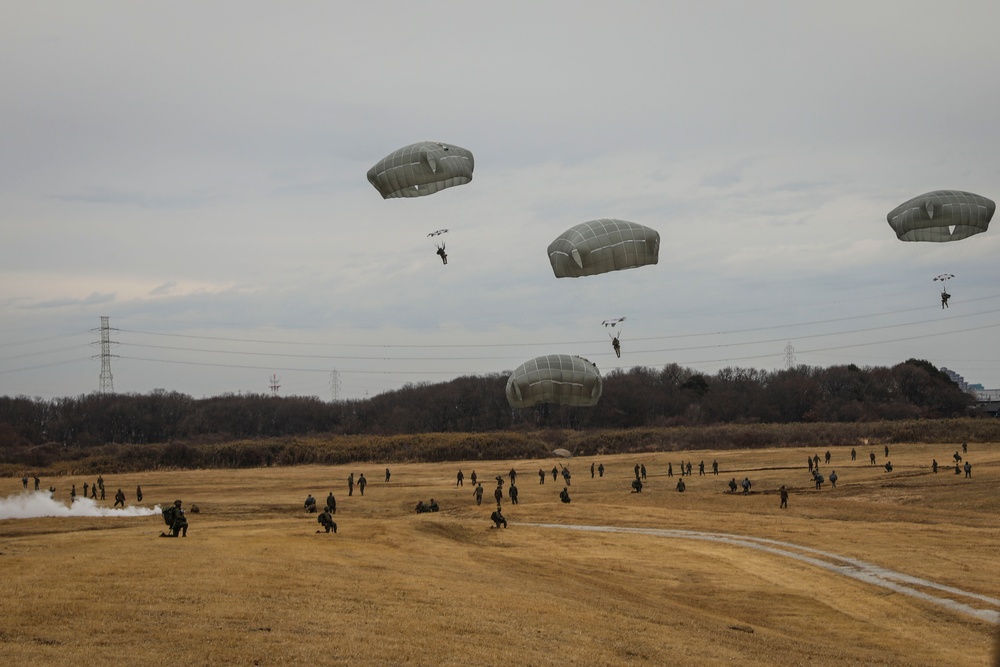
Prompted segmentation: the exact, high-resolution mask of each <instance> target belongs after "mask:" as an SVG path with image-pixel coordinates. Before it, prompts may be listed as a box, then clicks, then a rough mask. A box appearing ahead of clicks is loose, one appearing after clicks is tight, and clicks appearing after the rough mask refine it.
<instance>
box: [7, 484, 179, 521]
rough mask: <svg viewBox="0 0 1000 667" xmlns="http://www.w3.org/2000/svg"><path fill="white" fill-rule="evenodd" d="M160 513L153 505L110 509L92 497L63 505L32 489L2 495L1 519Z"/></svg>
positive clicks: (44, 493) (45, 493) (158, 507)
mask: <svg viewBox="0 0 1000 667" xmlns="http://www.w3.org/2000/svg"><path fill="white" fill-rule="evenodd" d="M159 513H160V506H159V505H157V506H155V507H153V508H149V507H136V506H135V505H129V506H128V507H125V508H118V507H116V508H111V507H104V506H103V505H98V504H97V503H96V502H95V501H93V500H91V499H90V498H77V499H76V501H75V502H74V503H73V504H72V505H69V506H67V505H63V504H62V503H60V502H58V501H57V500H54V499H53V498H51V497H50V496H49V494H48V492H45V491H32V492H26V493H18V494H15V495H13V496H7V497H6V498H0V519H32V518H35V517H41V516H151V515H154V514H159Z"/></svg>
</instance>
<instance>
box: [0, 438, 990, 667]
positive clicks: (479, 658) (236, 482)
mask: <svg viewBox="0 0 1000 667" xmlns="http://www.w3.org/2000/svg"><path fill="white" fill-rule="evenodd" d="M424 437H425V438H430V436H424ZM413 442H414V445H413V446H414V447H421V446H423V445H421V444H420V443H421V442H422V439H420V438H417V439H414V441H413ZM456 442H458V441H457V440H456ZM432 444H433V443H429V444H427V445H426V446H432ZM959 447H960V445H959V444H957V443H955V442H951V443H948V444H945V445H926V444H908V445H892V447H891V451H890V457H889V458H890V459H891V460H892V462H893V465H894V470H893V472H892V473H886V472H885V471H884V469H883V468H882V467H881V464H882V463H883V462H884V459H885V457H884V452H883V451H882V445H881V444H880V445H879V446H878V448H877V449H875V451H876V453H877V458H878V462H879V465H878V466H870V465H868V451H869V450H870V449H873V448H874V447H866V448H862V447H861V446H860V445H859V446H857V449H858V460H857V461H855V462H851V461H850V456H849V451H850V447H849V446H840V447H831V448H830V449H831V453H832V455H833V461H832V464H831V465H830V466H827V465H825V464H821V467H822V470H823V472H824V473H827V474H828V472H829V470H830V469H836V470H837V473H838V475H839V477H840V479H839V481H838V484H837V488H836V489H832V488H830V486H829V485H828V484H827V485H824V488H823V489H822V490H819V491H817V490H816V489H815V488H814V485H813V483H812V482H811V479H810V477H809V475H808V473H807V470H806V467H805V458H806V456H807V455H808V456H811V455H813V454H817V453H818V454H819V455H820V457H821V458H822V457H823V454H824V451H825V448H823V449H816V448H799V447H791V448H764V449H755V450H735V451H724V450H720V449H704V450H695V451H682V452H676V453H669V452H653V453H649V452H647V453H642V454H616V455H602V456H599V457H577V458H573V459H568V460H561V459H558V460H554V459H551V458H539V459H516V460H512V459H508V460H500V461H483V460H476V461H474V462H469V461H450V462H442V463H393V464H391V466H390V467H391V469H392V478H391V481H390V482H389V483H385V482H384V481H383V479H384V468H385V464H382V463H379V464H376V463H364V464H359V463H351V464H345V465H322V466H320V465H309V466H296V467H272V468H254V469H242V470H225V471H221V470H193V471H150V472H142V473H129V474H107V473H106V474H105V479H106V482H107V485H108V486H109V488H115V489H117V488H118V487H119V486H120V487H122V488H123V489H125V490H126V492H128V495H129V498H130V500H131V499H132V493H131V492H130V490H134V488H135V485H136V484H141V485H142V487H143V491H144V494H145V500H144V503H143V504H148V505H152V504H154V503H158V504H161V505H162V504H166V503H169V502H171V501H173V499H174V498H175V497H178V498H182V499H184V502H185V506H188V507H189V506H190V505H191V504H192V503H195V504H197V505H199V507H200V509H201V512H200V513H199V514H192V515H189V517H190V520H191V529H190V533H189V536H188V537H187V538H182V539H176V540H173V539H160V538H158V537H157V535H158V534H159V532H160V531H161V529H162V528H163V526H162V520H161V519H160V518H159V517H143V518H131V519H118V518H81V519H68V518H61V519H52V518H39V519H20V520H4V521H0V573H2V574H0V577H2V582H3V595H0V655H2V656H3V660H4V664H8V665H28V664H38V663H45V662H49V663H55V664H75V663H81V664H90V663H91V662H93V661H97V660H100V661H101V662H104V663H110V664H118V665H146V666H149V665H178V664H184V665H217V664H230V665H321V664H330V665H341V664H348V663H354V664H365V665H400V664H411V665H499V664H530V665H554V664H559V665H565V664H577V665H665V664H672V665H706V664H712V665H715V664H718V665H724V664H734V663H737V662H738V663H740V664H745V665H775V664H812V665H871V664H878V665H944V664H946V665H983V664H984V663H986V662H987V661H988V658H987V656H989V655H990V653H991V650H992V637H993V634H994V632H995V630H996V628H995V626H993V625H991V624H989V623H987V622H984V621H981V620H978V619H976V618H972V617H967V616H963V615H961V614H959V613H956V612H954V611H952V610H949V609H947V608H944V607H941V606H938V605H935V604H932V603H929V602H926V601H922V600H918V599H915V598H912V597H908V596H905V595H900V594H898V593H894V592H891V591H888V590H886V589H883V588H879V587H876V586H873V585H871V584H867V583H863V582H859V581H857V580H854V579H850V578H847V577H844V576H841V575H840V574H838V573H836V572H831V571H828V570H824V569H821V568H818V567H815V566H813V565H810V564H808V563H803V562H800V561H797V560H793V559H790V558H787V557H783V556H780V555H777V554H769V553H765V552H761V551H757V550H750V549H747V548H744V547H740V546H735V545H728V544H718V543H712V542H705V541H696V540H690V539H675V538H665V537H657V536H651V535H639V534H625V533H621V534H610V533H596V532H595V533H588V532H579V531H566V530H559V529H554V528H544V527H540V526H529V525H527V524H529V523H555V524H587V525H597V526H631V527H647V528H677V529H688V530H700V531H710V532H722V533H735V534H740V535H748V536H756V537H765V538H772V539H776V540H781V541H784V542H790V543H794V544H796V545H800V546H802V547H809V548H814V549H821V550H824V551H828V552H832V553H836V554H840V555H843V556H851V557H855V558H858V559H861V560H864V561H866V562H869V563H874V564H877V565H879V566H882V567H885V568H888V569H892V570H896V571H899V572H903V573H906V574H910V575H913V576H917V577H922V578H925V579H928V580H930V581H933V582H937V583H940V584H945V585H949V586H954V587H956V588H958V589H961V590H964V591H969V592H973V593H978V594H980V595H984V596H990V597H993V598H996V597H1000V595H998V594H1000V585H998V581H1000V580H998V576H997V574H996V573H997V572H1000V512H998V510H1000V496H998V494H997V493H996V489H997V485H998V482H1000V445H998V444H979V443H976V444H973V445H970V451H969V453H968V456H967V458H968V459H969V460H970V461H971V462H972V463H973V466H974V467H973V476H972V478H971V479H965V478H964V475H955V474H954V472H953V470H951V469H949V468H947V467H942V469H941V471H940V472H938V473H937V474H936V475H935V474H934V473H932V472H931V471H930V468H929V465H930V461H931V459H932V458H935V457H936V458H937V460H938V461H939V463H942V464H945V463H947V462H948V461H950V460H951V459H950V457H951V453H952V452H953V451H955V450H956V449H959ZM681 459H683V460H685V461H687V460H691V461H693V462H694V470H695V474H694V476H693V477H689V478H686V481H687V491H686V492H685V493H678V492H676V491H675V490H674V485H675V483H676V481H677V480H676V472H675V478H668V477H667V476H666V469H667V463H668V462H671V463H672V464H673V467H674V470H675V471H676V470H677V468H678V466H679V463H680V460H681ZM716 459H717V460H718V461H719V464H720V474H719V475H718V476H713V475H712V474H711V462H712V461H713V460H716ZM702 460H704V461H705V463H706V470H707V473H708V474H707V475H706V476H704V477H700V476H698V474H697V464H698V462H699V461H702ZM592 462H602V463H603V464H604V465H605V468H606V472H605V475H604V477H603V478H594V479H591V477H590V472H589V469H590V464H591V463H592ZM636 463H643V464H645V465H646V468H647V473H648V478H647V480H646V482H647V483H646V486H645V488H644V489H643V492H642V493H641V494H633V493H629V491H630V487H629V483H630V481H631V479H632V477H633V473H632V470H633V466H634V465H635V464H636ZM560 464H566V465H568V466H569V467H570V468H571V470H572V472H573V478H572V485H571V486H570V492H571V494H572V497H573V502H572V503H571V504H569V505H564V504H562V503H560V502H559V501H558V498H557V494H558V491H559V490H561V489H562V488H563V485H562V480H561V478H560V479H559V482H558V483H557V482H553V480H552V476H551V474H548V475H547V477H546V480H545V484H544V485H540V484H539V478H538V470H539V469H542V470H545V471H550V470H551V469H552V467H553V466H554V465H555V466H558V465H560ZM512 466H513V467H515V468H516V469H517V470H518V473H519V477H518V488H519V490H520V496H521V503H520V504H518V505H516V506H510V505H509V504H507V500H506V499H505V501H504V502H505V505H504V507H505V513H506V516H507V518H508V520H509V521H510V522H511V524H510V528H508V529H507V530H492V529H490V528H489V527H488V526H489V525H490V522H489V520H488V516H489V512H490V511H491V506H490V505H491V502H492V488H493V486H494V482H493V478H494V477H495V476H496V475H500V474H503V475H505V476H506V473H507V471H508V470H509V469H510V468H511V467H512ZM460 468H461V469H462V470H464V472H465V475H466V481H465V485H464V486H463V487H456V486H455V474H456V472H457V471H458V470H459V469H460ZM473 469H475V470H476V471H477V474H478V475H479V477H480V480H481V481H482V482H483V485H484V488H486V489H487V492H486V498H487V500H484V503H483V505H482V506H481V507H477V506H476V504H475V502H474V500H473V495H472V487H471V485H470V483H469V476H470V474H471V472H472V470H473ZM351 472H354V473H355V474H356V475H357V474H359V473H362V472H363V473H365V474H366V476H367V477H368V480H369V485H368V488H367V489H366V492H365V496H363V497H362V496H361V495H360V493H359V491H358V490H357V489H355V492H354V495H353V496H348V495H347V488H346V478H347V475H348V474H349V473H351ZM744 476H748V477H749V478H750V479H751V480H752V481H753V484H754V487H753V491H754V492H753V493H752V494H750V495H746V496H745V495H743V494H736V495H732V494H729V493H727V492H726V486H725V484H726V482H728V480H729V479H730V478H731V477H735V478H736V479H737V481H739V480H741V479H742V478H743V477H744ZM91 477H93V475H88V476H86V477H84V476H77V477H66V478H60V479H58V480H57V481H56V483H55V485H56V486H57V498H61V499H64V500H65V499H66V495H67V490H68V488H69V484H70V483H76V484H77V487H78V488H79V487H81V486H82V483H83V482H84V481H92V479H90V478H91ZM42 481H43V484H46V485H47V483H48V482H49V481H51V480H49V479H46V478H43V480H42ZM781 485H786V486H787V487H788V488H790V489H791V491H792V494H791V499H790V503H789V508H788V509H787V510H781V509H779V507H778V504H779V503H778V496H777V489H778V487H779V486H781ZM506 486H507V485H505V489H506ZM20 488H21V483H20V479H19V477H18V478H17V479H10V478H8V479H4V480H0V495H2V496H7V495H10V494H13V493H19V492H20ZM330 491H333V492H334V494H335V495H336V497H337V504H338V512H337V515H336V519H337V522H338V524H339V533H338V534H337V535H326V534H316V532H315V531H316V529H317V528H318V527H319V526H318V524H317V523H316V520H315V515H307V514H305V513H304V512H303V511H302V501H303V499H304V498H305V496H306V494H307V493H312V494H313V495H314V496H316V498H317V499H319V500H320V503H321V504H322V501H323V499H324V498H325V497H326V495H327V493H329V492H330ZM431 497H434V498H435V499H436V500H437V501H438V502H439V504H440V505H441V508H442V511H441V512H439V513H434V514H422V515H417V514H415V513H413V508H414V505H415V504H416V502H417V501H418V500H428V499H430V498H431ZM111 502H113V501H111V500H109V501H108V504H109V505H110V504H111ZM963 601H967V600H963ZM977 604H979V605H980V606H982V607H984V608H988V607H989V605H988V604H987V603H985V602H981V603H977Z"/></svg>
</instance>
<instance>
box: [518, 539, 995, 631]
mask: <svg viewBox="0 0 1000 667" xmlns="http://www.w3.org/2000/svg"><path fill="white" fill-rule="evenodd" d="M518 525H521V526H536V527H539V528H559V529H563V530H580V531H588V532H595V533H631V534H635V535H650V536H652V537H667V538H674V539H683V540H704V541H707V542H718V543H722V544H729V545H732V546H738V547H746V548H750V549H757V550H758V551H764V552H767V553H770V554H774V555H776V556H785V557H787V558H794V559H795V560H798V561H800V562H803V563H808V564H810V565H813V566H815V567H819V568H822V569H824V570H829V571H830V572H836V573H837V574H840V575H843V576H845V577H850V578H852V579H856V580H858V581H863V582H865V583H867V584H871V585H873V586H879V587H881V588H886V589H888V590H891V591H893V592H896V593H900V594H902V595H908V596H910V597H913V598H917V599H919V600H923V601H925V602H929V603H931V604H935V605H938V606H940V607H944V608H946V609H950V610H951V611H954V612H957V613H960V614H965V615H967V616H973V617H975V618H978V619H980V620H983V621H988V622H990V623H997V624H1000V599H997V598H992V597H989V596H987V595H981V594H979V593H972V592H969V591H963V590H962V589H960V588H955V587H953V586H945V585H944V584H939V583H937V582H933V581H930V580H928V579H921V578H920V577H914V576H912V575H908V574H903V573H902V572H896V571H894V570H890V569H887V568H884V567H881V566H878V565H874V564H872V563H867V562H865V561H863V560H858V559H857V558H849V557H847V556H841V555H839V554H835V553H831V552H829V551H821V550H819V549H813V548H811V547H803V546H799V545H797V544H792V543H791V542H781V541H779V540H772V539H768V538H763V537H750V536H747V535H733V534H729V533H706V532H701V531H696V530H678V529H672V528H629V527H622V526H582V525H568V524H567V525H563V524H557V523H519V524H518ZM955 598H958V599H955ZM960 600H966V602H962V601H960ZM973 601H975V602H979V603H981V605H980V606H973V604H972V602H973Z"/></svg>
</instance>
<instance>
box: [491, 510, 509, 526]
mask: <svg viewBox="0 0 1000 667" xmlns="http://www.w3.org/2000/svg"><path fill="white" fill-rule="evenodd" d="M490 519H491V520H492V521H493V527H494V528H499V527H500V524H503V527H504V528H506V527H507V519H505V518H504V517H503V514H501V513H500V508H499V507H497V508H496V509H495V510H493V514H491V515H490Z"/></svg>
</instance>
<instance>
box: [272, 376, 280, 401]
mask: <svg viewBox="0 0 1000 667" xmlns="http://www.w3.org/2000/svg"><path fill="white" fill-rule="evenodd" d="M279 389H281V378H280V377H279V376H277V375H274V374H272V375H271V396H277V395H278V390H279Z"/></svg>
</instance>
